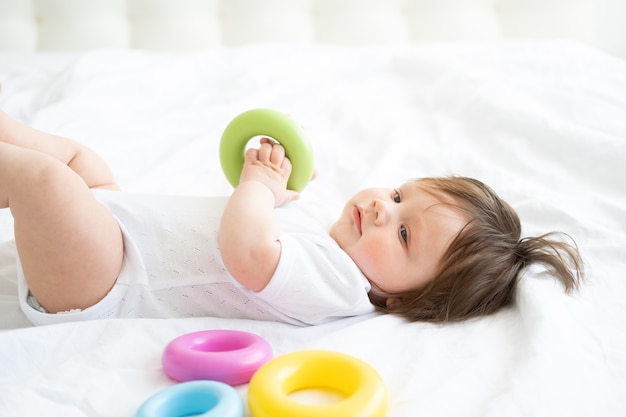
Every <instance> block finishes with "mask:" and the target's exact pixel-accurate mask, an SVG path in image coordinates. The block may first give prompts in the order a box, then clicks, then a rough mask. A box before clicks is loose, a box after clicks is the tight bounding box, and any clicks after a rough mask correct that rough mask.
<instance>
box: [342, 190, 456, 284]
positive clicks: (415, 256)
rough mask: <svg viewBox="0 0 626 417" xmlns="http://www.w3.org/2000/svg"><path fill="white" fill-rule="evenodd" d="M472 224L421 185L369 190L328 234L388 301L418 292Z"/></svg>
mask: <svg viewBox="0 0 626 417" xmlns="http://www.w3.org/2000/svg"><path fill="white" fill-rule="evenodd" d="M467 221H468V219H467V218H466V217H465V216H464V215H463V214H462V213H461V212H460V211H459V210H457V209H455V208H453V207H451V206H450V205H448V204H443V203H442V201H441V200H440V199H438V198H437V197H436V196H435V195H434V194H432V193H430V192H428V191H426V190H425V189H424V188H422V186H421V185H420V183H419V182H418V181H411V182H408V183H405V184H404V185H402V187H400V188H399V189H391V188H369V189H366V190H363V191H360V192H359V193H357V194H356V195H355V196H354V197H352V198H351V199H350V201H348V203H347V204H346V206H345V208H344V210H343V212H342V214H341V217H340V218H339V220H338V221H337V222H336V223H335V224H334V225H333V227H332V229H331V231H330V235H331V237H332V238H333V239H335V241H336V242H337V243H338V244H339V246H340V247H341V248H342V249H343V250H344V251H345V252H346V253H347V254H348V255H349V256H350V257H351V258H352V260H353V261H354V262H355V263H356V264H357V265H358V266H359V268H360V269H361V271H362V272H363V274H365V276H366V277H367V278H368V280H369V281H370V282H371V284H372V291H373V292H374V293H375V294H378V295H381V296H387V295H389V294H394V293H398V292H403V291H406V290H412V289H416V288H420V287H422V286H424V285H425V284H426V283H428V282H429V281H430V280H432V279H433V278H434V277H435V274H436V273H437V269H438V266H439V262H440V260H441V259H442V257H443V254H444V253H445V251H446V249H447V248H448V245H449V244H450V242H451V241H452V240H453V239H454V237H455V236H456V235H457V234H458V233H459V231H460V230H461V228H462V227H463V226H465V224H466V223H467Z"/></svg>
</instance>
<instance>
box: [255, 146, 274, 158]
mask: <svg viewBox="0 0 626 417" xmlns="http://www.w3.org/2000/svg"><path fill="white" fill-rule="evenodd" d="M271 156H272V145H271V144H269V143H262V144H261V146H260V147H259V157H258V160H259V161H261V162H270V161H271Z"/></svg>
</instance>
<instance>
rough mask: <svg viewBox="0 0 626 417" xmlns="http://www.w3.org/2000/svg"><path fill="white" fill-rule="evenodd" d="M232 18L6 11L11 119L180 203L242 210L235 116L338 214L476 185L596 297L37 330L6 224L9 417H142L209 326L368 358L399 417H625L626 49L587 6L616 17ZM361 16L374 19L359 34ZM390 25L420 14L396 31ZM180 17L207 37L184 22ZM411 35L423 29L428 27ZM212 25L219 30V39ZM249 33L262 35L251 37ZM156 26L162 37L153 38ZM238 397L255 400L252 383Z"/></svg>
mask: <svg viewBox="0 0 626 417" xmlns="http://www.w3.org/2000/svg"><path fill="white" fill-rule="evenodd" d="M85 3H88V5H87V6H85V5H84V4H85ZM219 3H220V2H217V1H216V2H193V1H187V2H179V3H177V4H178V5H181V6H180V7H174V6H172V5H171V3H169V8H167V7H166V6H167V5H168V2H166V1H158V2H153V3H149V2H141V1H112V2H98V1H90V2H84V3H81V2H71V1H69V2H68V1H66V2H63V1H60V0H55V1H51V2H49V3H46V2H37V1H32V2H23V3H20V5H21V6H17V5H16V4H12V5H11V4H8V3H7V4H8V5H7V4H4V3H0V7H4V8H7V7H8V8H9V9H11V11H12V13H13V14H10V13H9V14H7V13H6V12H5V13H4V14H3V16H4V19H5V20H3V18H2V17H0V34H2V39H3V41H2V42H3V44H2V45H3V48H4V49H5V50H4V51H2V52H0V83H1V84H2V92H1V93H0V107H1V108H2V109H3V110H4V111H6V112H8V113H9V114H11V115H12V116H13V117H16V118H18V119H20V120H22V121H24V122H27V123H29V124H31V125H33V126H35V127H37V128H40V129H44V130H47V131H50V132H55V133H58V134H62V135H65V136H68V137H71V138H74V139H76V140H79V141H81V142H83V143H85V144H87V145H89V146H91V147H92V148H94V149H95V150H97V151H98V152H99V153H100V154H101V155H103V157H104V159H105V160H106V161H107V162H108V163H109V165H110V166H111V168H112V170H113V172H114V173H115V174H116V177H117V179H118V181H119V183H120V184H121V186H122V188H123V189H125V190H127V191H132V192H141V193H168V194H176V195H227V194H229V193H230V192H231V190H232V187H231V186H230V185H229V183H228V182H227V180H226V179H225V177H224V175H223V173H222V171H221V168H220V165H219V158H218V146H219V139H220V137H221V134H222V131H223V129H224V128H225V126H226V125H227V124H228V122H229V121H230V120H231V119H232V118H233V117H234V116H236V115H237V114H239V113H241V112H243V111H245V110H249V109H252V108H259V107H266V108H273V109H277V110H281V111H284V112H286V113H289V114H290V115H291V116H292V117H293V118H294V119H296V120H298V121H299V122H300V123H301V124H302V125H303V126H304V128H305V129H306V130H307V132H308V134H309V136H310V137H311V139H312V142H313V148H314V151H315V160H316V167H317V169H318V171H319V176H318V178H317V179H316V180H315V181H313V182H312V183H310V184H309V185H308V186H307V188H306V189H305V190H304V192H303V194H302V198H303V199H312V200H316V201H325V202H327V204H329V205H337V207H341V206H340V205H341V203H342V202H343V201H344V200H345V199H346V198H347V197H349V196H350V195H351V194H352V193H353V192H355V191H356V190H358V189H361V188H364V187H367V186H377V185H382V186H387V185H391V186H394V185H397V184H399V183H401V182H403V181H405V180H407V179H410V178H417V177H423V176H433V175H447V174H459V175H467V176H472V177H476V178H478V179H481V180H483V181H484V182H486V183H488V184H490V185H491V186H492V187H493V188H494V189H495V190H496V191H497V192H498V193H499V194H500V195H501V196H502V197H504V198H505V199H506V200H507V201H509V202H510V203H511V204H512V205H513V206H514V207H515V208H516V209H517V211H518V213H519V214H520V217H521V218H522V221H523V229H524V234H526V235H537V234H540V233H543V232H546V231H550V230H560V231H564V232H567V233H569V234H570V235H571V236H573V237H574V239H575V240H576V241H577V243H578V245H579V246H580V249H581V252H582V254H583V257H584V260H585V263H586V273H587V281H586V283H585V284H584V285H583V287H582V288H581V290H580V291H579V292H577V293H574V294H573V295H571V296H568V295H565V294H564V293H563V291H562V288H561V287H560V286H559V285H558V284H557V283H556V282H555V281H554V280H553V279H550V277H549V276H548V275H547V273H546V272H545V271H544V270H543V269H542V268H541V267H531V268H529V269H528V270H526V271H525V273H524V277H523V279H522V280H521V283H520V287H519V290H518V292H517V294H516V298H515V301H514V303H513V305H511V306H509V307H507V308H506V309H504V310H502V311H501V312H499V313H497V314H495V315H492V316H489V317H485V318H481V319H477V320H472V321H468V322H463V323H458V324H445V325H435V324H427V323H408V322H406V321H404V320H403V319H400V318H398V317H394V316H389V315H381V314H378V313H372V314H370V315H366V316H361V317H354V318H347V319H342V320H339V321H335V322H333V323H330V324H324V325H319V326H312V327H297V326H291V325H286V324H278V323H273V322H255V321H246V320H237V319H227V318H212V317H206V318H188V319H162V320H160V319H159V320H157V319H111V320H100V321H91V322H79V323H68V324H62V325H52V326H42V327H32V326H31V325H30V323H29V322H28V321H27V320H26V318H25V317H24V315H23V314H22V313H21V311H20V309H19V307H18V303H17V290H16V283H15V271H16V266H15V245H14V242H13V240H12V239H13V232H12V220H11V217H10V215H9V213H8V212H7V210H2V211H0V328H1V329H2V330H0V415H12V416H35V415H47V416H57V415H58V416H61V415H62V416H65V417H71V416H94V417H95V416H102V417H105V416H116V417H119V416H132V415H133V414H134V413H135V411H136V410H137V408H138V407H139V405H140V404H141V403H142V402H143V401H145V400H146V399H147V398H148V397H149V396H151V395H152V394H154V393H156V392H159V391H160V390H162V389H164V388H166V387H169V386H172V385H173V384H175V382H174V381H172V380H171V379H169V378H168V377H167V376H166V375H165V374H164V373H163V370H162V366H161V361H160V358H161V353H162V351H163V348H164V346H165V345H166V344H167V343H168V342H169V341H170V340H172V339H173V338H175V337H177V336H180V335H183V334H186V333H189V332H193V331H198V330H207V329H232V330H244V331H249V332H252V333H255V334H258V335H261V336H262V337H263V338H265V339H266V340H267V341H268V342H269V343H270V344H271V346H272V349H273V351H274V355H275V356H280V355H283V354H286V353H289V352H294V351H299V350H304V349H327V350H333V351H339V352H343V353H347V354H349V355H352V356H355V357H357V358H359V359H361V360H363V361H365V362H367V363H368V364H370V365H371V366H372V367H374V368H375V369H376V370H377V371H378V372H379V374H380V375H381V376H382V378H383V379H384V381H385V383H386V385H387V389H388V393H389V410H388V413H387V416H388V417H404V416H406V417H414V416H451V415H462V416H556V415H569V416H590V415H594V416H624V415H626V301H625V300H626V276H625V271H626V180H625V178H626V61H624V58H623V57H624V56H625V55H626V54H624V50H625V49H623V48H622V46H623V45H624V40H623V39H620V38H609V37H608V35H606V30H607V27H610V24H609V23H610V22H608V23H607V24H606V25H600V27H598V26H593V27H592V26H589V25H587V26H584V24H587V23H588V22H589V20H588V19H587V14H588V13H587V12H589V10H590V9H589V7H595V6H594V5H596V4H598V3H602V4H604V5H605V6H606V4H605V3H607V2H585V1H577V2H571V3H568V6H567V7H568V8H567V11H568V13H569V14H562V13H557V12H558V10H557V8H558V7H561V6H563V2H558V1H556V2H544V3H543V4H542V5H541V6H539V5H538V4H537V5H536V7H537V8H540V7H543V10H544V12H545V13H547V14H544V15H542V16H544V23H545V24H544V25H538V26H537V28H536V30H537V31H539V34H537V33H534V35H535V36H533V34H532V33H530V34H524V33H521V30H522V29H521V28H525V27H526V26H525V25H524V21H523V18H528V19H530V18H531V17H529V16H530V15H529V13H531V12H535V11H536V10H534V9H533V8H532V7H531V6H528V2H514V1H499V2H496V1H493V2H486V1H473V2H465V3H464V4H465V5H466V6H467V5H468V4H471V5H472V6H471V7H469V6H467V7H469V9H467V10H465V9H464V10H463V13H461V12H459V11H458V7H457V8H456V9H455V8H454V7H452V6H451V5H452V3H455V2H431V3H429V2H427V1H422V2H417V1H407V2H400V1H398V2H386V3H385V4H387V6H385V7H388V9H385V8H383V9H384V10H383V9H381V10H382V12H381V13H375V12H374V11H375V10H376V7H379V6H380V5H379V6H377V3H376V2H363V3H362V4H361V6H362V7H357V5H356V4H353V3H354V2H353V3H351V2H347V1H341V2H338V3H336V6H337V5H338V6H337V7H339V6H341V7H339V8H338V9H337V10H339V11H338V12H337V13H344V14H343V15H341V16H339V17H342V19H344V20H343V23H342V24H341V25H340V26H341V27H342V28H344V29H345V27H346V25H347V27H348V28H349V29H350V30H343V29H342V30H339V29H338V28H339V26H337V25H339V23H338V19H339V17H338V16H335V15H333V14H332V13H327V14H324V13H322V12H323V11H324V10H327V9H328V8H329V7H331V6H329V4H330V3H329V2H324V1H317V2H313V1H311V2H292V3H289V2H280V1H275V2H272V7H276V8H279V9H277V10H284V13H285V14H288V15H289V19H288V21H289V22H290V23H289V24H285V25H284V26H281V27H278V28H277V27H276V26H272V25H270V24H269V23H268V22H270V23H271V19H277V17H276V14H275V13H268V12H267V10H270V9H266V10H263V9H262V8H260V7H256V8H255V7H253V6H252V4H253V3H250V2H248V3H247V2H245V1H238V2H230V3H229V4H230V6H228V7H226V6H224V4H226V3H227V2H221V4H222V7H225V9H220V10H221V11H220V13H219V14H218V13H217V12H216V10H217V8H218V6H219ZM443 3H446V4H447V5H446V7H443ZM448 3H449V4H448ZM456 3H459V2H456ZM456 3H455V4H456ZM487 3H488V4H487ZM521 3H525V4H526V6H525V7H526V9H524V10H522V9H521V8H518V9H514V8H515V7H516V6H519V7H522V6H520V4H521ZM608 3H610V2H608ZM312 4H316V5H317V6H318V7H320V9H317V12H316V13H317V14H315V16H316V17H315V19H317V20H311V19H305V18H304V17H303V16H305V15H304V14H299V13H300V12H301V11H302V10H305V9H306V13H307V14H306V16H309V17H310V16H311V13H312V12H311V9H310V8H311V7H313V6H312ZM427 4H430V6H431V7H430V8H429V7H427V6H425V5H427ZM572 4H573V5H574V6H575V7H573V6H572ZM246 5H248V6H250V7H244V6H246ZM407 5H408V6H410V7H408V6H407ZM494 5H497V6H499V9H495V8H494ZM96 6H97V7H96ZM157 6H158V7H157ZM457 6H458V4H457ZM487 6H488V7H487ZM552 6H553V9H550V7H552ZM570 6H572V7H570ZM618 6H619V5H617V2H615V7H618ZM194 7H197V8H200V9H198V10H199V11H198V12H197V13H195V14H194V13H191V12H189V10H192V9H193V8H194ZM324 7H325V8H326V9H324ZM380 7H382V6H380ZM420 7H421V8H420ZM438 7H439V8H438ZM507 7H508V9H507ZM563 7H565V6H563ZM59 8H62V9H59ZM280 8H283V9H280ZM350 8H352V9H350ZM148 9H150V10H149V11H151V12H150V13H146V14H145V15H143V16H147V17H146V18H145V19H143V20H141V19H139V18H137V16H141V15H140V12H142V11H146V10H148ZM470 9H471V10H470ZM59 10H61V12H59ZM185 10H186V11H185ZM272 10H274V9H272ZM320 10H321V11H320ZM350 10H352V11H354V10H358V13H357V12H354V13H353V14H352V15H353V16H357V17H359V18H362V19H361V20H359V19H356V20H354V21H350V20H349V19H348V20H346V19H347V18H346V16H350V14H349V13H348V12H349V11H350ZM450 10H456V12H450ZM507 10H508V12H507ZM546 10H547V11H546ZM168 11H169V12H171V11H174V12H171V13H169V12H168ZM244 11H245V12H246V13H247V14H246V13H244ZM446 11H448V12H450V13H448V14H447V15H446ZM621 11H622V12H623V10H621ZM235 12H240V13H239V14H236V13H235ZM396 12H397V13H400V12H402V13H405V14H406V16H409V17H410V19H408V18H406V19H404V20H402V22H403V24H404V26H402V25H397V24H396V23H398V22H400V20H398V19H399V17H398V16H399V15H398V14H397V13H396ZM87 13H93V16H96V17H97V19H96V18H95V17H94V18H93V19H92V20H89V22H91V23H90V25H88V26H89V27H91V28H93V27H99V26H98V25H102V27H103V28H105V29H107V30H108V31H109V32H106V31H104V32H103V31H95V32H89V31H88V30H87V29H85V27H86V26H85V24H84V22H85V20H84V17H85V15H86V14H87ZM168 13H169V14H168ZM254 13H257V14H258V16H261V17H259V18H258V19H255V18H253V17H251V16H252V15H253V14H254ZM303 13H304V12H303ZM359 13H360V14H359ZM497 13H499V14H498V15H497V16H496V14H497ZM507 13H508V14H507ZM524 13H526V14H524ZM537 13H538V12H537ZM550 13H552V14H550ZM9 15H10V16H13V17H15V16H17V17H15V19H14V20H13V22H17V23H15V24H14V25H12V26H11V25H8V24H7V23H6V19H7V16H9ZM35 15H36V17H37V18H36V19H34V20H32V21H31V20H29V19H31V18H32V17H33V16H35ZM424 15H426V16H427V18H425V17H424ZM20 16H21V17H20ZM24 16H26V17H24ZM42 16H43V17H46V19H48V17H49V19H48V20H46V19H43V18H42ZM50 16H52V17H50ZM120 16H123V17H124V19H122V20H119V19H118V18H120ZM127 16H132V17H133V19H134V20H133V19H127V18H126V17H127ZM446 16H447V17H446ZM507 16H508V17H507ZM536 16H539V15H536ZM536 16H535V18H536ZM550 16H552V17H554V16H566V17H567V18H571V19H574V20H573V22H574V23H571V22H572V21H571V20H570V21H569V22H570V23H567V22H568V21H567V19H565V18H564V19H563V22H559V23H560V26H558V25H554V24H552V25H551V24H550V22H552V23H554V22H555V20H554V19H552V20H550ZM605 16H608V17H611V16H613V14H611V13H605ZM166 17H171V18H172V20H170V21H166V20H165V18H166ZM192 17H193V19H191V18H192ZM236 17H238V18H239V20H237V19H236ZM27 18H28V19H27ZM55 19H56V20H55ZM81 19H83V20H81ZM116 19H118V20H116ZM159 19H161V20H159ZM185 19H187V20H185ZM190 19H191V20H193V21H195V22H196V26H197V27H196V26H193V25H192V24H187V25H183V24H182V23H181V22H184V21H187V22H190V21H191V20H190ZM246 19H247V20H246ZM263 19H266V20H263ZM298 19H300V20H298ZM368 19H369V20H368ZM419 19H422V21H421V22H422V23H424V22H430V23H429V24H430V26H427V25H426V23H424V24H423V25H421V26H419V30H418V29H416V26H415V22H418V20H419ZM434 19H441V20H440V21H439V22H440V23H441V24H440V25H435V24H434V22H436V20H434ZM468 19H469V20H468ZM533 19H534V18H533ZM576 19H578V20H576ZM557 20H558V19H557ZM61 21H63V22H65V21H73V22H75V24H74V25H71V24H70V25H65V26H64V25H62V24H61V23H62V22H61ZM211 21H213V22H217V21H220V22H226V23H224V25H223V26H222V30H221V31H219V30H216V29H215V28H214V27H207V26H206V22H211ZM539 21H541V19H539ZM33 22H35V23H33ZM59 22H61V23H59ZM76 22H78V23H76ZM80 22H83V23H82V26H81V23H80ZM116 22H117V23H116ZM120 22H121V23H120ZM159 22H160V23H159ZM168 22H169V23H168ZM246 22H248V23H249V24H252V23H255V24H256V25H257V26H254V25H252V26H251V27H247V29H246V30H240V29H241V28H242V27H245V23H246ZM251 22H252V23H251ZM259 22H260V23H259ZM320 22H321V23H320ZM346 22H348V23H346ZM576 22H577V23H576ZM314 23H315V24H317V26H315V24H314ZM578 23H580V24H582V25H583V26H581V25H579V24H578ZM168 24H169V26H168ZM333 24H334V25H335V26H333ZM476 24H478V26H476ZM37 25H38V26H37ZM55 25H56V26H55ZM159 25H161V26H159ZM177 25H178V26H177ZM372 25H373V26H372ZM376 25H378V26H376ZM384 25H386V26H384ZM568 25H569V26H568ZM61 27H63V28H65V29H64V30H65V31H63V30H61V29H60V28H61ZM269 27H272V28H273V29H272V30H266V29H267V28H269ZM383 27H386V28H388V29H389V30H386V31H385V30H382V28H383ZM477 27H478V28H479V29H476V28H477ZM155 28H157V29H158V28H160V29H162V30H161V31H158V33H161V35H162V36H161V38H159V37H158V36H157V37H155V36H148V35H149V34H150V31H151V30H154V29H155ZM168 28H169V29H172V28H173V29H172V30H173V32H170V33H176V34H177V35H176V36H165V35H164V31H166V29H168ZM177 28H178V29H180V31H178V30H176V29H177ZM472 28H474V30H472ZM572 28H577V29H580V30H574V29H572ZM200 29H201V30H202V31H201V32H200V34H201V35H202V36H200V35H198V33H199V32H198V30H200ZM238 29H239V30H238ZM600 29H602V30H600ZM72 30H81V31H85V33H86V34H85V36H84V37H81V38H79V39H76V38H75V37H72V36H70V35H69V34H68V33H70V32H71V31H72ZM455 30H458V31H460V33H457V32H455ZM516 30H517V32H516ZM528 30H530V29H528ZM542 30H543V32H541V31H542ZM558 30H562V32H558ZM598 30H600V32H602V31H604V32H602V33H604V38H602V37H597V36H595V35H596V34H597V32H598ZM281 31H282V32H281ZM549 31H554V32H550V33H548V32H549ZM557 32H558V33H557ZM103 33H104V35H103ZM10 34H14V35H15V34H17V35H19V36H17V35H16V37H12V38H11V39H9V38H8V36H9V35H10ZM377 34H378V35H379V36H377ZM451 34H455V37H456V38H455V37H453V36H452V35H451ZM109 35H111V36H109ZM112 35H115V36H112ZM448 35H450V36H448ZM522 35H524V36H522ZM526 35H527V36H526ZM560 35H562V36H560ZM577 37H578V38H577ZM602 39H604V41H602V42H601V40H602ZM252 40H256V42H251V41H252ZM333 40H337V41H336V42H333ZM159 42H161V43H160V44H159ZM168 42H169V43H168ZM160 45H161V46H163V47H162V48H159V46H160ZM236 389H237V392H238V393H239V394H240V395H241V397H242V398H244V399H245V398H246V394H247V385H245V384H244V385H239V386H237V387H236ZM246 415H247V416H248V415H250V414H249V410H247V409H246Z"/></svg>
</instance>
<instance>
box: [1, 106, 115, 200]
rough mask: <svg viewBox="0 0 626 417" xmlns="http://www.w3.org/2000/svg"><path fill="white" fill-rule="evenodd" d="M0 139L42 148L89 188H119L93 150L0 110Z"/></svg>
mask: <svg viewBox="0 0 626 417" xmlns="http://www.w3.org/2000/svg"><path fill="white" fill-rule="evenodd" d="M0 142H5V143H10V144H12V145H16V146H19V147H21V148H28V149H32V150H35V151H39V152H43V153H45V154H48V155H50V156H51V157H53V158H54V159H57V160H59V161H60V162H62V163H63V164H64V165H67V166H69V167H70V168H72V170H74V171H75V172H76V173H77V174H78V175H80V176H81V177H82V178H83V180H84V181H85V183H86V184H87V186H88V187H89V188H108V189H114V190H115V189H118V186H117V184H116V183H115V180H114V178H113V175H112V174H111V171H110V170H109V168H108V166H107V165H106V163H105V162H104V161H103V160H102V158H100V156H98V155H97V154H96V153H95V152H94V151H92V150H91V149H89V148H87V147H86V146H83V145H81V144H79V143H77V142H74V141H72V140H70V139H67V138H64V137H61V136H56V135H52V134H49V133H45V132H42V131H39V130H36V129H33V128H32V127H30V126H26V125H24V124H22V123H20V122H18V121H16V120H14V119H12V118H11V117H9V116H8V115H7V114H6V113H4V112H3V111H0Z"/></svg>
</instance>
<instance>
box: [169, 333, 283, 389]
mask: <svg viewBox="0 0 626 417" xmlns="http://www.w3.org/2000/svg"><path fill="white" fill-rule="evenodd" d="M270 359H272V348H271V347H270V345H269V343H267V342H266V341H265V339H263V338H261V337H260V336H257V335H255V334H252V333H248V332H242V331H237V330H204V331H200V332H195V333H188V334H186V335H183V336H180V337H177V338H176V339H174V340H172V341H171V342H170V343H168V344H167V346H166V347H165V350H164V351H163V355H162V357H161V362H162V364H163V370H164V371H165V373H166V374H167V375H168V376H169V377H170V378H172V379H175V380H177V381H193V380H203V379H204V380H212V381H220V382H224V383H226V384H230V385H239V384H245V383H247V382H248V381H250V378H251V377H252V375H253V374H254V373H255V372H256V371H257V369H259V368H260V367H261V366H262V365H263V364H265V363H266V362H268V361H269V360H270Z"/></svg>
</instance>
